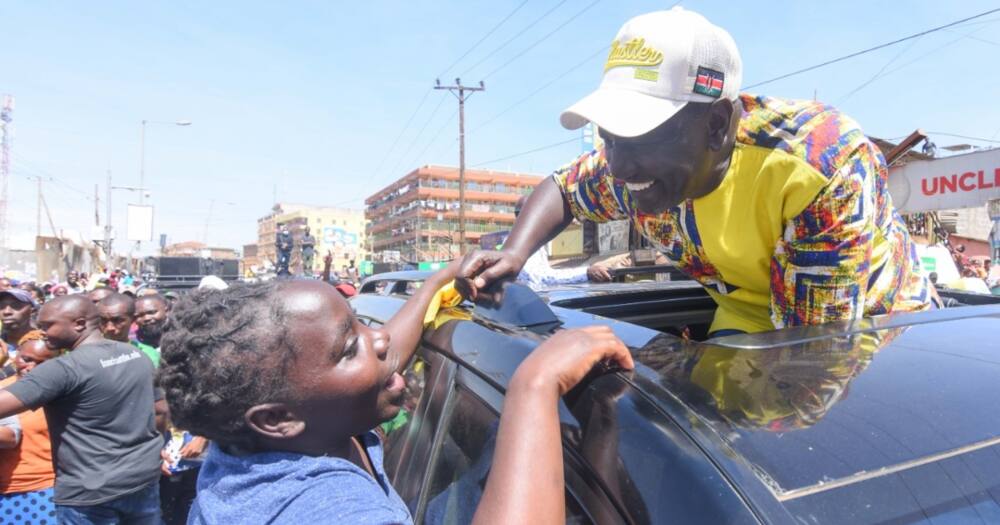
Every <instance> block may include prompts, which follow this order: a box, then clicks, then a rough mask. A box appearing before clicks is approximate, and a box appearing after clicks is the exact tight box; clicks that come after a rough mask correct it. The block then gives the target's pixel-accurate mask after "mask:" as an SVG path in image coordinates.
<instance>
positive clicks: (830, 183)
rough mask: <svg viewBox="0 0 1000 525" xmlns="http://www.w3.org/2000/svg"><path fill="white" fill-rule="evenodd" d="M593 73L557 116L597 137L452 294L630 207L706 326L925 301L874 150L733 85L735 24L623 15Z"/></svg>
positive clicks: (837, 116) (742, 326)
mask: <svg viewBox="0 0 1000 525" xmlns="http://www.w3.org/2000/svg"><path fill="white" fill-rule="evenodd" d="M603 71H604V78H603V81H602V83H601V86H600V87H599V88H598V89H597V90H596V91H595V92H593V93H591V94H590V95H588V96H586V97H585V98H583V99H582V100H580V101H579V102H577V103H576V104H575V105H573V106H572V107H570V108H569V109H568V110H566V111H565V112H563V114H562V116H561V119H560V120H561V123H562V125H563V126H564V127H566V128H568V129H578V128H580V127H583V126H584V125H586V124H587V123H588V122H589V123H593V124H594V125H595V126H597V127H598V128H599V133H600V137H601V138H602V139H603V145H601V146H599V147H598V148H596V149H595V150H593V151H591V152H589V153H586V154H584V155H582V156H581V157H579V158H578V159H576V160H575V161H573V162H572V163H571V164H570V165H568V166H567V167H565V168H562V169H560V170H558V171H556V172H555V174H553V175H552V176H551V177H549V178H548V179H545V181H543V182H542V184H540V185H539V186H538V187H537V188H536V189H535V191H534V192H533V193H532V195H531V197H530V199H529V200H528V202H527V204H526V205H525V207H524V209H523V210H522V212H521V216H520V217H519V218H518V220H517V222H516V223H515V225H514V229H513V231H512V233H511V236H510V238H509V239H508V240H507V243H506V244H505V246H504V249H503V250H502V251H500V252H486V251H478V252H473V253H470V254H469V255H467V256H466V259H465V263H464V266H463V268H462V272H461V277H462V279H460V280H459V283H458V285H459V286H460V287H461V288H462V289H463V291H464V292H465V293H467V294H469V295H472V296H475V294H476V293H477V291H478V290H479V289H481V288H483V287H485V286H487V285H488V284H489V283H490V282H492V281H494V280H496V279H497V278H499V277H501V276H504V275H511V274H516V273H517V271H518V270H520V268H521V267H522V266H523V265H524V263H525V261H526V260H527V259H528V257H529V256H530V255H531V254H532V253H534V252H535V251H536V250H538V248H539V247H541V246H542V245H543V244H544V243H546V242H548V241H549V240H550V239H552V238H553V237H554V236H555V235H556V234H557V233H559V231H561V230H562V229H563V228H564V227H566V226H567V225H568V224H569V223H570V221H572V220H573V218H574V217H576V218H579V219H589V220H592V221H596V222H605V221H610V220H622V219H628V220H630V221H632V224H633V225H634V227H635V228H636V229H637V230H638V231H639V232H640V233H642V235H643V236H644V237H645V238H646V239H647V240H649V242H650V243H651V244H652V245H653V247H654V248H656V249H658V250H660V251H661V252H663V253H664V254H665V255H666V256H667V257H668V258H669V259H670V260H671V261H672V262H673V264H675V265H676V266H677V267H678V269H680V270H681V271H683V272H684V273H686V274H687V275H688V276H690V277H691V278H692V279H694V280H697V281H698V282H700V283H701V284H702V285H703V286H704V287H705V289H706V290H707V291H708V293H709V294H710V295H711V296H712V298H713V299H714V300H715V302H716V304H717V305H718V308H717V309H716V312H715V317H714V320H713V322H712V325H711V328H710V335H713V336H722V335H729V334H734V333H746V332H760V331H765V330H773V329H775V328H783V327H788V326H797V325H811V324H819V323H825V322H829V321H835V320H840V319H855V318H858V317H862V316H871V315H880V314H889V313H895V312H904V311H917V310H924V309H927V308H929V307H930V305H931V294H930V291H929V285H928V281H927V278H926V277H925V276H923V275H922V274H921V272H920V271H919V264H920V263H919V260H918V259H917V255H916V251H915V248H914V244H913V242H912V240H911V239H910V236H909V234H908V233H907V230H906V226H905V223H904V222H903V221H902V219H901V217H900V215H899V214H898V213H897V211H896V208H895V207H894V206H893V203H892V198H891V197H890V195H889V191H888V186H887V170H886V164H885V159H884V158H883V156H882V153H881V152H880V151H879V149H878V147H876V146H875V144H873V143H872V142H871V141H870V140H869V139H868V138H867V137H866V136H865V134H864V132H863V131H862V130H861V128H860V126H859V125H858V124H857V123H856V122H855V121H854V120H853V119H851V118H850V117H848V116H847V115H844V114H843V113H841V112H840V111H838V110H837V109H835V108H833V107H831V106H829V105H826V104H823V103H820V102H816V101H799V100H785V99H779V98H772V97H767V96H758V95H751V94H747V93H740V91H739V89H740V83H741V80H742V76H743V70H742V63H741V59H740V55H739V51H738V50H737V47H736V44H735V42H734V41H733V39H732V37H731V36H730V35H729V34H728V33H727V32H726V31H725V30H723V29H722V28H719V27H717V26H715V25H713V24H712V23H710V22H709V21H708V20H706V19H705V18H704V17H702V16H701V15H699V14H697V13H695V12H692V11H688V10H685V9H683V8H679V7H675V8H673V9H671V10H669V11H657V12H653V13H648V14H645V15H641V16H638V17H636V18H633V19H631V20H629V21H628V22H626V23H625V25H624V26H623V27H622V29H621V30H620V31H619V32H618V35H617V36H616V37H615V39H614V41H613V42H612V45H611V51H610V53H609V55H608V58H607V61H606V62H605V64H604V69H603Z"/></svg>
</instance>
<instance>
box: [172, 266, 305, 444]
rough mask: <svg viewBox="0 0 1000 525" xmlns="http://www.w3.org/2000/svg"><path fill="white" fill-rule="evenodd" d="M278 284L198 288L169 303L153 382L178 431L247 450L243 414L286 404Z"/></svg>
mask: <svg viewBox="0 0 1000 525" xmlns="http://www.w3.org/2000/svg"><path fill="white" fill-rule="evenodd" d="M280 287H281V283H280V282H277V281H269V282H265V283H257V284H235V285H233V286H231V287H229V288H228V289H226V290H209V289H206V290H196V291H193V292H191V293H190V294H187V295H185V296H184V297H183V298H181V300H180V301H178V302H177V304H176V305H174V307H173V310H172V311H171V315H170V316H169V318H168V320H167V325H166V327H165V328H164V335H163V340H162V341H161V345H160V352H161V362H160V371H159V383H160V386H161V387H162V388H163V389H164V393H165V397H166V399H167V404H168V405H169V406H170V417H171V420H172V421H173V422H174V423H176V425H177V426H178V428H183V429H185V430H189V431H190V432H192V433H193V434H195V435H199V436H204V437H207V438H209V439H211V440H213V441H216V442H219V443H220V444H222V445H230V446H236V447H240V448H247V449H253V448H255V447H254V443H255V439H254V433H253V431H252V430H251V429H250V428H249V426H248V425H247V423H246V420H245V419H244V414H245V413H246V411H247V410H248V409H250V408H251V407H253V406H255V405H260V404H263V403H272V402H280V401H287V400H288V399H289V397H290V392H291V389H290V386H289V385H288V384H287V382H286V379H285V376H286V374H287V370H288V364H289V362H290V361H291V360H292V359H294V353H293V350H292V348H291V347H290V346H289V345H288V344H287V343H286V342H285V335H286V334H285V331H284V330H283V328H282V326H281V325H282V324H283V321H284V319H285V313H284V311H283V309H282V307H281V301H280V300H279V295H278V293H279V291H280Z"/></svg>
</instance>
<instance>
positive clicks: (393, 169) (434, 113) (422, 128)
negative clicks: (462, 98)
mask: <svg viewBox="0 0 1000 525" xmlns="http://www.w3.org/2000/svg"><path fill="white" fill-rule="evenodd" d="M446 99H447V97H446V96H444V95H442V96H441V100H440V101H439V102H438V104H437V106H434V111H432V112H431V114H430V116H429V117H427V120H425V121H424V125H423V126H421V127H420V131H418V132H417V134H416V135H415V136H414V137H413V140H411V141H410V145H409V146H407V148H406V151H404V152H403V154H402V155H400V156H399V160H397V161H396V164H394V165H393V166H392V171H391V172H392V173H395V172H396V168H398V167H399V165H400V163H402V162H403V159H404V158H406V156H407V155H409V154H410V151H412V150H413V146H414V145H416V143H417V140H419V139H420V136H421V135H423V134H424V130H426V129H427V125H428V124H430V123H431V119H433V118H434V115H437V112H438V111H440V110H441V106H442V105H443V104H444V101H445V100H446Z"/></svg>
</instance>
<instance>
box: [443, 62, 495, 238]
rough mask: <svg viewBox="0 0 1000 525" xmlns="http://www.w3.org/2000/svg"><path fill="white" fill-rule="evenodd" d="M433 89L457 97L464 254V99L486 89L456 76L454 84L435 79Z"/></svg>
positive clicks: (459, 223) (480, 82)
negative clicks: (469, 83)
mask: <svg viewBox="0 0 1000 525" xmlns="http://www.w3.org/2000/svg"><path fill="white" fill-rule="evenodd" d="M434 89H447V90H448V91H450V92H451V94H452V95H455V97H456V98H458V243H459V244H458V253H459V255H465V101H466V99H468V98H469V97H471V96H472V94H473V93H475V92H476V91H486V86H485V85H483V81H482V80H480V81H479V87H470V86H463V85H462V79H460V78H456V79H455V85H454V86H442V85H441V81H440V80H437V81H436V85H435V86H434ZM456 92H457V93H456ZM466 92H468V94H466Z"/></svg>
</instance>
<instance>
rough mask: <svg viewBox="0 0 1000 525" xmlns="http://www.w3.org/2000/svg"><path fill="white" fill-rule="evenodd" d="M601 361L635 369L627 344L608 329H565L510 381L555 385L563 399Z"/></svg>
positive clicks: (595, 327) (545, 385)
mask: <svg viewBox="0 0 1000 525" xmlns="http://www.w3.org/2000/svg"><path fill="white" fill-rule="evenodd" d="M602 361H610V362H611V364H612V365H617V366H619V367H621V368H624V369H629V370H631V369H632V368H634V367H635V364H634V363H633V362H632V355H631V354H629V351H628V348H627V347H626V346H625V343H622V341H621V340H620V339H618V337H617V336H616V335H615V334H614V332H612V331H611V329H610V328H608V327H606V326H590V327H587V328H577V329H572V330H563V331H561V332H558V333H556V334H555V335H553V336H552V337H550V338H549V339H548V340H547V341H545V342H544V343H542V344H541V345H539V346H538V348H536V349H535V351H534V352H532V353H531V355H529V356H528V358H527V359H525V360H524V362H522V363H521V366H519V367H518V369H517V372H515V373H514V377H513V378H512V379H511V384H512V386H513V385H514V383H515V382H517V383H526V384H525V386H527V387H529V388H537V387H542V388H549V387H552V386H555V387H556V388H557V392H558V394H559V395H560V396H562V395H564V394H565V393H566V392H568V391H569V390H570V389H572V388H573V387H574V386H576V385H577V383H579V382H580V381H581V380H583V378H584V376H586V375H587V373H588V372H590V370H591V369H593V368H594V366H595V365H597V364H598V363H600V362H602Z"/></svg>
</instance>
